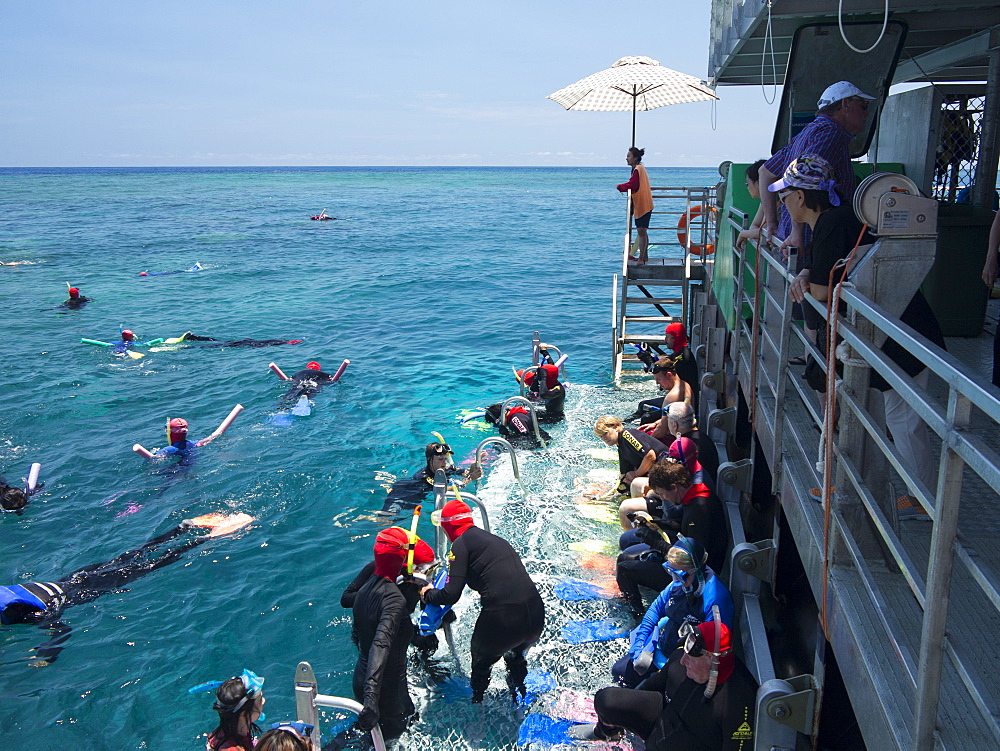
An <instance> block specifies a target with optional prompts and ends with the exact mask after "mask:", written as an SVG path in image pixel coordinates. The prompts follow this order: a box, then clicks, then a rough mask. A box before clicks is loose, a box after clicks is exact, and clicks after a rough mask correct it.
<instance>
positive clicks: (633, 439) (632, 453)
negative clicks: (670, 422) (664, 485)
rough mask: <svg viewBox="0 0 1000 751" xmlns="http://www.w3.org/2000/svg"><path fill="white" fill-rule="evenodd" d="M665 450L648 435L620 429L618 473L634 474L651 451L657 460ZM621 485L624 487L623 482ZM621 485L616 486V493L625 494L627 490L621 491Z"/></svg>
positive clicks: (656, 440)
mask: <svg viewBox="0 0 1000 751" xmlns="http://www.w3.org/2000/svg"><path fill="white" fill-rule="evenodd" d="M667 448H668V447H667V446H665V445H664V444H663V443H662V442H661V441H660V440H659V439H658V438H653V436H651V435H650V434H649V433H644V432H643V431H641V430H636V429H635V428H622V430H621V433H620V434H619V436H618V471H619V473H621V474H622V475H625V474H627V473H628V472H636V471H638V469H639V467H640V466H642V462H643V460H644V459H645V458H646V454H648V453H649V452H650V451H651V450H652V451H655V452H656V457H657V459H659V458H660V456H662V455H664V454H665V453H666V452H667ZM622 485H624V481H623V482H622ZM622 485H619V486H618V491H619V492H627V491H628V488H627V487H626V488H624V490H623V489H622Z"/></svg>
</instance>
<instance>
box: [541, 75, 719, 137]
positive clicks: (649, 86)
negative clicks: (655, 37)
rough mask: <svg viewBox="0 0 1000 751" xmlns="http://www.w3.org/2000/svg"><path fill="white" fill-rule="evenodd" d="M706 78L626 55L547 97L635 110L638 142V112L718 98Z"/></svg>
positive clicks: (599, 108) (576, 106)
mask: <svg viewBox="0 0 1000 751" xmlns="http://www.w3.org/2000/svg"><path fill="white" fill-rule="evenodd" d="M718 98H719V97H718V96H716V95H715V92H714V91H712V89H711V88H710V87H709V86H708V84H706V83H704V82H703V81H700V80H698V79H697V78H695V77H694V76H689V75H687V74H686V73H679V72H678V71H676V70H671V69H670V68H665V67H663V66H662V65H660V64H659V62H657V61H656V60H653V59H652V58H650V57H645V56H643V55H630V56H629V57H623V58H622V59H621V60H619V61H618V62H616V63H615V64H614V65H612V66H611V67H610V68H608V69H607V70H602V71H601V72H600V73H594V74H593V75H591V76H587V77H586V78H581V79H580V80H579V81H577V82H576V83H573V84H570V85H569V86H567V87H566V88H563V89H559V91H557V92H555V93H554V94H549V95H548V96H547V97H546V99H551V100H553V101H555V102H559V104H561V105H562V106H563V107H565V108H566V109H568V110H589V111H591V112H624V111H627V110H632V145H633V146H635V113H636V111H638V110H655V109H656V108H658V107H666V106H667V105H668V104H683V103H685V102H705V101H709V100H712V99H718Z"/></svg>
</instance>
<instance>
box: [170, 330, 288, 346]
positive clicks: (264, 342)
mask: <svg viewBox="0 0 1000 751" xmlns="http://www.w3.org/2000/svg"><path fill="white" fill-rule="evenodd" d="M163 344H164V345H175V346H181V347H201V348H210V347H218V348H222V347H277V346H279V345H282V344H302V340H301V339H228V340H227V339H214V338H212V337H210V336H199V335H198V334H195V333H192V332H190V331H185V332H184V333H183V334H181V335H180V336H175V337H170V338H168V339H164V340H163Z"/></svg>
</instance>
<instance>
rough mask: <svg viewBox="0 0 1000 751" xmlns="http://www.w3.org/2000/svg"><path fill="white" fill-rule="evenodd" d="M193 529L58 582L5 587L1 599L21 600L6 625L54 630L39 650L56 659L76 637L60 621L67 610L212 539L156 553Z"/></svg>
mask: <svg viewBox="0 0 1000 751" xmlns="http://www.w3.org/2000/svg"><path fill="white" fill-rule="evenodd" d="M189 529H190V527H189V526H188V525H184V524H181V525H178V526H177V527H174V528H173V529H172V530H170V531H169V532H165V533H164V534H162V535H159V536H157V537H153V538H151V539H150V540H148V541H146V542H145V543H143V544H142V546H141V547H138V548H136V549H135V550H129V551H126V552H125V553H122V554H121V555H119V556H117V557H116V558H112V559H111V560H110V561H107V562H105V563H95V564H91V565H89V566H84V567H83V568H80V569H77V570H76V571H74V572H73V573H72V574H70V575H69V576H66V577H63V578H62V579H60V580H59V581H56V582H31V583H28V584H21V585H13V586H8V587H0V590H2V591H0V601H4V600H9V599H11V598H13V599H14V600H15V601H13V602H9V604H7V605H6V607H4V608H3V611H2V620H3V623H5V624H10V623H34V624H37V625H38V626H39V627H41V628H44V629H49V630H51V631H52V638H51V639H50V640H49V641H47V642H46V643H45V644H43V645H41V646H40V647H37V648H36V650H35V651H36V653H37V655H38V659H39V660H44V661H46V662H48V663H51V662H53V661H54V660H55V659H56V657H58V655H59V653H60V652H61V651H62V649H63V644H64V643H65V642H66V640H67V639H69V636H70V626H69V625H67V624H65V623H63V622H62V621H61V620H60V616H61V615H62V612H63V610H65V609H66V608H68V607H70V606H71V605H80V604H83V603H85V602H90V601H91V600H95V599H97V598H98V597H100V596H101V595H103V594H106V593H108V592H113V591H115V590H119V589H121V588H122V587H124V586H125V585H126V584H130V583H132V582H134V581H135V580H136V579H139V578H141V577H143V576H145V575H146V574H148V573H151V572H153V571H156V569H158V568H163V567H164V566H166V565H168V564H170V563H173V562H174V561H176V560H177V559H178V558H179V557H180V556H181V554H182V553H184V552H186V551H188V550H190V549H191V548H193V547H195V546H197V545H200V544H202V543H203V542H206V541H207V540H208V539H209V537H208V536H207V535H202V536H199V537H196V538H194V539H192V540H189V541H187V542H185V543H183V544H182V545H179V546H178V547H175V548H173V549H170V550H167V551H165V552H163V553H161V554H160V555H159V556H154V555H153V553H154V551H155V550H156V549H157V548H158V547H160V546H161V545H163V544H164V543H165V542H168V541H169V540H172V539H174V538H175V537H177V536H179V535H181V534H183V533H184V532H186V531H188V530H189ZM19 587H20V588H23V589H24V590H27V596H25V593H23V592H20V590H19V589H18V588H19ZM29 600H30V601H29ZM42 606H44V607H42Z"/></svg>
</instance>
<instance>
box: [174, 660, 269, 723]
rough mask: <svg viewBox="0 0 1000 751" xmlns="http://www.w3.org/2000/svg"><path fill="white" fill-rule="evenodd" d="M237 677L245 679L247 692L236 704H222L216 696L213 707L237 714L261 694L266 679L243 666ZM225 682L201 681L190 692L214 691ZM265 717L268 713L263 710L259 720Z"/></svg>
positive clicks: (220, 710) (216, 709)
mask: <svg viewBox="0 0 1000 751" xmlns="http://www.w3.org/2000/svg"><path fill="white" fill-rule="evenodd" d="M236 677H237V678H239V679H240V680H242V681H243V688H244V689H246V693H245V694H244V695H243V698H242V699H240V700H239V701H238V702H236V703H235V704H222V703H220V702H219V700H218V698H216V701H215V703H214V704H212V709H214V710H215V711H217V712H226V713H228V714H236V713H237V712H239V711H240V710H241V709H242V708H243V707H244V706H246V704H247V702H248V701H253V700H254V699H256V698H257V696H259V695H260V693H261V692H262V691H263V690H264V679H263V678H261V677H260V676H259V675H257V674H256V673H255V672H253V671H252V670H247V669H246V668H243V672H242V673H240V675H238V676H236ZM223 683H225V681H208V682H207V683H201V684H199V685H197V686H193V687H192V688H189V689H188V693H189V694H197V693H200V692H202V691H212V690H215V689H217V688H218V687H219V686H221V685H222V684H223ZM265 718H266V715H265V714H264V713H263V712H261V713H260V717H258V718H257V721H258V722H263V721H264V719H265Z"/></svg>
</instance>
